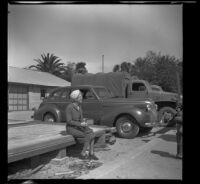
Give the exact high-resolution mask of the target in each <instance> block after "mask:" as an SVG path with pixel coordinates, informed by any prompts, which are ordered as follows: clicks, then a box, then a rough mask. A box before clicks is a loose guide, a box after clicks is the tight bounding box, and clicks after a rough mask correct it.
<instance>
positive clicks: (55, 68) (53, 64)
mask: <svg viewBox="0 0 200 184" xmlns="http://www.w3.org/2000/svg"><path fill="white" fill-rule="evenodd" d="M41 57H42V60H41V59H34V60H35V61H36V62H37V65H31V66H29V67H28V68H30V69H31V68H35V69H36V70H39V71H42V72H49V73H51V74H53V75H56V76H60V74H61V72H62V71H63V70H64V63H60V61H61V59H59V58H58V57H57V56H55V55H54V54H51V55H50V54H49V53H47V55H46V56H45V54H43V55H41Z"/></svg>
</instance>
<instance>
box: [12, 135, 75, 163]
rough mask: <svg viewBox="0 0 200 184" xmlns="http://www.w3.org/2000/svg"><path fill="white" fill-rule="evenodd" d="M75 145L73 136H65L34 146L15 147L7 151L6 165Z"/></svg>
mask: <svg viewBox="0 0 200 184" xmlns="http://www.w3.org/2000/svg"><path fill="white" fill-rule="evenodd" d="M73 144H75V140H74V138H73V136H71V135H67V136H63V137H60V138H55V137H54V139H51V140H49V141H43V142H38V143H35V144H29V145H28V144H27V145H26V146H25V145H24V146H22V145H21V146H19V145H18V146H16V147H14V148H10V149H8V163H10V162H14V161H17V160H22V159H24V158H29V157H32V156H35V155H40V154H43V153H46V152H50V151H54V150H58V149H61V148H66V147H68V146H70V145H73Z"/></svg>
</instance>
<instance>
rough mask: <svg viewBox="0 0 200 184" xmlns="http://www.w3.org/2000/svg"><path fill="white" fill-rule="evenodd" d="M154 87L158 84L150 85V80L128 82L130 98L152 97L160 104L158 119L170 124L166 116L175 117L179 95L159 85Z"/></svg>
mask: <svg viewBox="0 0 200 184" xmlns="http://www.w3.org/2000/svg"><path fill="white" fill-rule="evenodd" d="M154 87H157V85H150V84H149V82H148V81H145V80H140V79H132V80H130V81H129V84H128V95H127V96H128V98H134V99H144V98H150V99H152V100H153V101H154V102H155V104H156V105H157V106H158V121H161V120H162V121H163V122H164V123H166V125H168V124H167V123H169V122H170V121H169V119H165V115H166V113H167V116H166V117H170V116H171V118H172V117H173V115H174V114H175V113H176V110H175V109H176V102H177V99H178V95H177V94H176V93H171V92H166V91H163V90H162V88H161V87H160V89H159V88H158V87H159V86H158V87H157V88H156V89H157V90H155V89H154Z"/></svg>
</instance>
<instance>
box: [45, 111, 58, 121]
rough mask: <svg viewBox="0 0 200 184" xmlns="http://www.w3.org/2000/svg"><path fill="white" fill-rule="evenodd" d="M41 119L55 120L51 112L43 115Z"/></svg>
mask: <svg viewBox="0 0 200 184" xmlns="http://www.w3.org/2000/svg"><path fill="white" fill-rule="evenodd" d="M43 121H45V122H56V118H55V117H54V115H53V114H52V113H46V114H45V115H44V118H43Z"/></svg>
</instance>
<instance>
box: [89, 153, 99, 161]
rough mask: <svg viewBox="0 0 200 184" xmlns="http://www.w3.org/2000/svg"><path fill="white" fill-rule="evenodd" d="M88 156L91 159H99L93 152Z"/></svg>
mask: <svg viewBox="0 0 200 184" xmlns="http://www.w3.org/2000/svg"><path fill="white" fill-rule="evenodd" d="M89 158H90V159H91V160H99V159H98V158H97V157H96V155H95V154H92V155H89Z"/></svg>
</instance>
